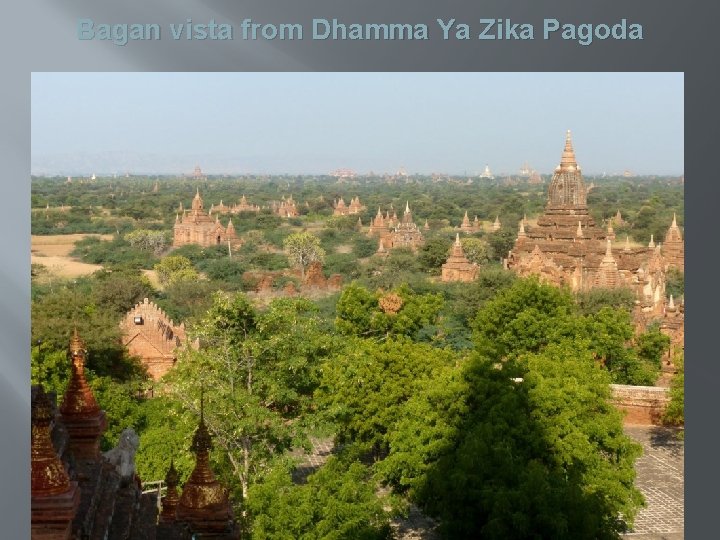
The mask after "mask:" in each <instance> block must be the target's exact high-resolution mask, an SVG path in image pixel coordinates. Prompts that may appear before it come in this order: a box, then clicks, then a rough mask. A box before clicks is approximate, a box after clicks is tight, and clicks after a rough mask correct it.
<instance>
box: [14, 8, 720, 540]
mask: <svg viewBox="0 0 720 540" xmlns="http://www.w3.org/2000/svg"><path fill="white" fill-rule="evenodd" d="M3 15H4V21H5V23H6V24H5V25H4V27H3V31H2V32H1V33H0V40H1V41H0V46H1V47H2V48H1V49H0V50H1V51H2V56H3V82H4V84H3V85H2V86H1V87H0V92H1V93H2V99H1V100H0V111H1V114H0V118H2V122H1V123H0V141H1V144H0V148H1V149H2V150H1V151H2V158H3V159H2V164H3V175H4V180H5V181H4V182H3V187H2V189H3V194H4V199H5V201H4V202H5V204H4V209H3V210H4V211H3V212H0V227H2V228H1V229H0V230H2V231H4V232H5V234H4V235H3V239H2V247H3V250H2V258H1V261H2V262H0V283H2V293H1V294H0V307H1V308H2V309H1V311H0V323H1V324H0V336H2V338H1V340H0V344H1V345H2V365H3V367H2V372H1V373H2V375H1V376H0V400H1V405H0V419H1V422H2V423H1V424H0V456H2V467H1V468H0V471H1V474H2V477H1V479H0V480H1V481H0V486H2V487H1V488H0V508H1V509H2V513H3V517H4V518H5V519H4V520H3V526H2V533H0V536H2V537H3V538H17V539H20V538H29V537H30V534H29V530H30V529H29V527H30V508H29V506H30V505H29V501H30V486H29V474H28V471H29V444H30V437H29V425H30V410H29V404H30V394H29V384H28V381H29V362H28V358H29V341H30V338H29V336H30V322H29V321H30V316H29V291H30V282H29V276H30V259H29V256H28V255H29V238H30V236H29V235H30V214H29V212H28V207H29V201H30V189H29V170H30V131H29V130H30V122H29V119H30V73H31V72H33V71H537V70H542V71H683V72H685V85H686V86H685V90H686V94H685V95H686V134H687V144H686V152H687V155H686V160H685V161H686V171H685V175H686V178H687V181H688V184H687V185H688V186H689V189H688V192H687V194H686V195H687V202H686V204H687V207H686V208H687V210H686V215H685V223H686V232H689V234H686V237H687V238H686V240H687V246H688V255H689V256H688V266H689V269H690V272H691V274H690V275H691V279H689V280H688V282H687V297H688V299H689V300H690V304H691V311H690V313H689V321H690V324H689V325H688V332H687V339H686V348H687V353H688V354H687V355H688V358H689V361H688V362H687V365H688V373H687V379H686V380H687V390H688V392H687V393H688V396H687V410H688V419H689V421H688V422H687V425H688V434H687V438H686V456H687V458H688V459H687V464H686V469H685V471H686V520H685V521H686V532H687V537H688V538H705V537H708V535H707V534H703V533H704V532H707V531H711V530H713V529H716V528H717V525H716V524H715V523H713V518H714V517H715V514H716V512H717V508H716V507H717V503H716V500H717V497H716V486H717V485H718V484H719V483H720V482H719V480H720V473H719V472H718V468H717V467H715V466H713V465H714V460H715V459H717V455H718V450H719V448H718V440H717V439H718V434H717V431H716V430H715V429H714V427H715V426H716V425H717V421H716V413H715V411H716V409H717V401H715V400H714V399H713V398H715V396H716V394H717V389H716V388H717V385H718V381H719V380H720V378H719V377H718V374H719V371H720V369H718V362H717V361H716V360H715V358H717V356H718V355H717V353H715V354H713V353H714V352H715V349H716V343H717V341H716V339H714V337H715V336H714V335H713V330H714V328H713V327H714V323H715V321H716V320H717V315H716V309H717V308H716V306H718V294H717V287H716V286H715V283H716V279H714V278H715V274H716V271H714V270H715V269H716V268H718V264H720V261H718V254H717V249H716V248H715V245H716V243H715V242H714V237H713V236H712V235H713V233H716V231H715V230H714V229H715V227H714V225H715V223H716V220H715V219H713V218H715V217H716V216H717V205H718V200H719V199H720V197H718V195H719V194H720V193H718V191H719V190H718V182H717V180H716V179H715V178H714V177H715V176H716V175H717V169H718V165H717V162H718V157H717V150H716V149H715V148H714V144H715V143H716V142H717V141H718V139H720V137H719V135H720V133H719V131H720V127H718V122H717V120H716V119H717V118H718V114H717V113H718V104H717V103H718V101H717V100H718V96H719V95H720V92H719V91H718V90H720V85H719V84H718V73H717V69H716V66H717V61H716V60H714V58H715V56H714V55H713V54H712V53H711V50H715V49H716V48H717V44H716V43H715V34H716V30H715V28H714V25H715V24H716V21H718V20H720V17H719V15H720V8H718V5H717V4H716V3H710V2H701V1H698V0H690V1H685V2H677V1H674V2H671V1H669V0H634V1H631V2H627V1H626V0H606V1H584V2H577V1H575V0H546V1H543V2H540V1H531V0H514V1H507V0H506V1H502V0H487V1H484V2H481V1H472V2H468V1H460V0H449V1H446V2H442V3H440V2H433V3H430V2H428V3H425V4H421V3H420V2H417V1H412V0H394V1H393V2H387V1H378V0H365V1H361V0H355V1H353V0H294V1H292V0H264V1H263V0H247V1H243V0H149V1H148V0H144V1H143V0H95V1H90V0H31V1H30V2H26V3H21V2H16V3H13V4H12V5H7V6H3ZM188 16H190V17H193V19H195V20H196V21H200V20H203V19H205V20H207V19H209V18H210V17H214V18H215V19H216V20H217V21H219V22H220V21H232V22H234V23H235V24H238V22H239V21H241V20H242V19H243V18H245V17H251V18H253V19H255V20H258V21H262V22H275V23H280V22H294V21H309V20H310V19H312V18H313V17H323V18H333V17H336V18H338V19H341V20H346V21H347V22H405V21H407V22H426V21H427V22H428V23H429V22H430V21H434V19H435V18H437V17H442V18H449V17H455V18H456V19H458V20H469V21H476V20H477V19H479V18H480V17H502V18H505V17H509V18H512V19H515V20H517V21H530V22H535V23H539V21H541V20H542V18H543V17H555V18H558V19H560V20H562V21H567V22H575V23H579V22H597V23H600V22H611V23H612V22H616V21H617V20H619V19H620V18H623V17H624V18H627V19H628V20H629V21H639V22H641V23H642V24H643V26H644V29H645V39H644V40H643V41H642V42H623V41H618V42H602V43H597V44H594V45H592V46H590V47H581V46H579V45H573V44H570V43H567V42H562V41H559V40H555V41H548V42H543V41H539V40H536V41H534V42H508V41H496V42H484V41H470V42H443V41H442V40H433V41H429V42H394V43H393V42H379V43H377V42H335V43H332V44H329V43H327V42H312V41H309V40H305V41H303V42H243V41H238V40H236V41H233V42H227V43H220V42H203V43H200V42H172V41H170V40H163V41H162V42H160V43H157V42H156V43H147V44H146V43H132V44H130V45H128V46H126V47H117V46H115V45H112V44H110V43H101V42H79V41H77V40H76V38H75V21H76V20H77V19H78V18H81V17H90V18H93V19H95V20H96V21H103V22H159V23H163V24H165V23H167V22H178V21H183V20H184V19H185V18H186V17H188ZM559 90H560V89H559ZM562 90H564V89H562ZM530 91H531V90H530ZM578 91H581V89H578ZM89 129H92V127H91V126H89ZM618 129H632V126H618Z"/></svg>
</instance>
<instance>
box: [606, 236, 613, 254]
mask: <svg viewBox="0 0 720 540" xmlns="http://www.w3.org/2000/svg"><path fill="white" fill-rule="evenodd" d="M605 256H606V257H612V242H611V241H610V239H609V238H608V239H607V246H606V248H605Z"/></svg>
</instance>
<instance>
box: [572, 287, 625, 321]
mask: <svg viewBox="0 0 720 540" xmlns="http://www.w3.org/2000/svg"><path fill="white" fill-rule="evenodd" d="M575 300H576V302H577V305H578V308H579V310H580V313H582V314H583V315H591V314H594V313H597V312H598V311H600V310H601V309H602V308H603V307H612V308H616V309H624V310H626V311H632V309H633V308H634V307H635V293H633V291H632V289H629V288H624V287H621V288H615V289H598V288H593V289H590V290H589V291H583V292H580V293H578V294H577V295H576V298H575Z"/></svg>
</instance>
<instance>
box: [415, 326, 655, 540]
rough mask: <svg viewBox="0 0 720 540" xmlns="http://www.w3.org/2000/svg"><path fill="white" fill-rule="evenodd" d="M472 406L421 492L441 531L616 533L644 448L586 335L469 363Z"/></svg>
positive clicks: (628, 514) (632, 508) (631, 509)
mask: <svg viewBox="0 0 720 540" xmlns="http://www.w3.org/2000/svg"><path fill="white" fill-rule="evenodd" d="M466 377H467V381H468V384H469V395H468V398H467V400H468V406H469V412H468V413H467V414H465V415H464V422H463V424H462V425H461V426H460V427H459V432H460V433H461V436H460V437H459V438H458V441H457V444H456V445H455V446H454V448H453V449H452V451H450V452H448V453H447V454H445V455H444V456H442V457H441V458H440V459H439V460H438V461H437V463H436V464H434V466H433V467H432V468H431V469H430V471H429V473H428V480H427V482H426V483H425V484H424V485H423V489H422V491H421V493H420V496H419V498H420V501H421V502H422V503H423V504H424V505H425V507H426V509H427V510H428V511H429V512H430V513H432V514H433V515H437V516H439V517H440V521H441V530H442V532H443V533H444V536H446V537H448V538H479V537H482V538H503V539H512V538H528V537H533V538H559V539H562V538H618V536H619V533H621V532H624V531H625V530H626V529H627V526H628V525H630V524H631V523H632V521H633V518H634V516H635V514H636V512H637V509H638V508H639V507H640V506H641V504H642V496H641V494H640V492H639V491H638V490H637V489H636V488H635V487H634V485H633V481H634V477H635V471H634V468H633V465H634V461H635V459H636V458H637V457H638V456H639V455H640V452H641V448H640V446H639V445H638V444H637V443H634V442H632V441H631V440H630V439H629V438H628V437H627V436H626V435H624V433H623V430H622V420H621V415H620V413H619V412H618V411H617V410H616V409H615V408H614V407H613V406H612V405H611V404H610V403H609V398H610V389H609V385H608V382H609V376H608V374H607V372H606V371H604V370H602V368H601V367H600V366H599V365H598V364H597V363H596V362H595V361H594V359H593V356H592V354H591V353H590V351H589V343H588V342H583V341H575V340H573V339H565V340H562V341H561V342H559V343H553V344H552V345H549V346H548V347H546V348H545V349H544V350H543V351H542V352H538V353H530V354H525V355H523V356H522V357H521V358H519V359H517V360H516V359H511V360H508V361H507V363H506V364H503V365H502V367H500V368H498V367H497V365H496V364H495V363H494V362H493V361H488V360H486V359H482V358H480V357H478V358H476V359H475V360H474V361H473V362H472V363H471V364H470V365H469V366H468V370H467V371H466Z"/></svg>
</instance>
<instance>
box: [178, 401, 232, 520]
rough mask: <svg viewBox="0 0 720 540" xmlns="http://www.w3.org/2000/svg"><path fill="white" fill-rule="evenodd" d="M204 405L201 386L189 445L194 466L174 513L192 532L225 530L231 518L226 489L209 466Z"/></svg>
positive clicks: (210, 445) (208, 444)
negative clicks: (196, 424)
mask: <svg viewBox="0 0 720 540" xmlns="http://www.w3.org/2000/svg"><path fill="white" fill-rule="evenodd" d="M204 405H205V404H204V393H203V390H202V389H201V391H200V423H199V425H198V427H197V430H196V431H195V435H194V436H193V440H192V445H191V446H190V450H191V451H192V452H193V453H194V454H195V468H194V469H193V471H192V473H190V477H189V478H188V480H187V482H186V483H185V486H184V487H183V492H182V495H181V497H180V500H179V501H178V504H177V511H176V513H175V516H176V519H177V521H180V522H184V523H187V524H189V525H190V529H191V530H192V532H193V533H204V532H208V533H213V532H221V531H227V530H228V527H231V521H232V517H233V516H232V509H231V507H230V501H229V499H228V492H227V490H226V489H225V488H224V487H223V486H222V485H221V484H220V482H218V481H217V479H216V478H215V474H214V473H213V471H212V469H211V468H210V462H209V459H210V458H209V452H210V449H211V448H212V441H211V439H210V433H208V429H207V426H206V425H205V406H204Z"/></svg>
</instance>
